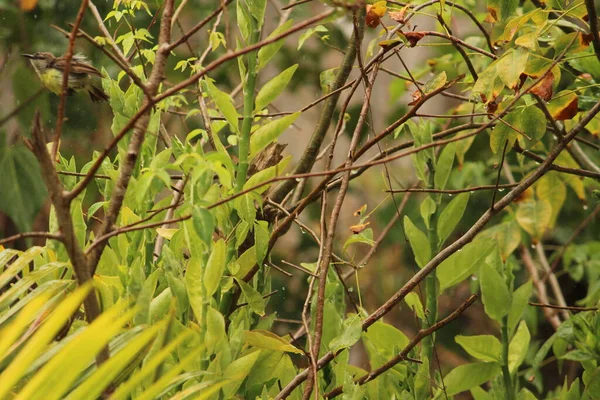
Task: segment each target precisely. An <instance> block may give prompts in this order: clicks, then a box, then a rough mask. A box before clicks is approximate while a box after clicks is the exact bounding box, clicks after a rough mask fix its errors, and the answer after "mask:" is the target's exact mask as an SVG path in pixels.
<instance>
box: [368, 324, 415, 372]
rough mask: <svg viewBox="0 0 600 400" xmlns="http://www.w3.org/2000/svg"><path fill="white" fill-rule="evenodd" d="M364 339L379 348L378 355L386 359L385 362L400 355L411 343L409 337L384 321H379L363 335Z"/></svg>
mask: <svg viewBox="0 0 600 400" xmlns="http://www.w3.org/2000/svg"><path fill="white" fill-rule="evenodd" d="M363 337H365V338H367V339H368V341H370V342H372V343H374V344H375V345H376V346H377V353H378V354H381V355H383V356H384V357H386V360H385V361H387V359H388V358H390V357H392V356H394V355H396V354H398V352H399V351H400V350H402V349H404V347H406V345H408V342H409V339H408V337H407V336H406V335H405V334H404V333H403V332H402V331H400V330H399V329H398V328H396V327H394V326H392V325H390V324H386V323H385V322H383V321H377V322H375V323H374V324H373V325H371V326H370V327H369V329H368V330H367V331H366V332H364V333H363ZM385 361H384V362H385ZM378 366H379V365H378Z"/></svg>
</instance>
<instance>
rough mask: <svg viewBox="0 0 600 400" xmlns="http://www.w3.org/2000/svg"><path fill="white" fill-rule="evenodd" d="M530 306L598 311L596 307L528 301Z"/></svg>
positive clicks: (576, 310)
mask: <svg viewBox="0 0 600 400" xmlns="http://www.w3.org/2000/svg"><path fill="white" fill-rule="evenodd" d="M529 305H530V306H533V307H544V308H552V309H554V310H566V311H575V312H581V311H598V307H575V306H556V305H554V304H543V303H534V302H532V301H530V302H529Z"/></svg>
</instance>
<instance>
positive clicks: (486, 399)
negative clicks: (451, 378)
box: [471, 386, 494, 400]
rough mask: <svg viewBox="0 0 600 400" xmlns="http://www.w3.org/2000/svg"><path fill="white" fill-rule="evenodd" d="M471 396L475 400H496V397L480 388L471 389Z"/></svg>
mask: <svg viewBox="0 0 600 400" xmlns="http://www.w3.org/2000/svg"><path fill="white" fill-rule="evenodd" d="M471 395H472V396H473V400H494V397H493V396H492V395H491V394H489V393H488V392H486V391H485V390H483V389H482V388H480V387H479V386H475V387H474V388H472V389H471Z"/></svg>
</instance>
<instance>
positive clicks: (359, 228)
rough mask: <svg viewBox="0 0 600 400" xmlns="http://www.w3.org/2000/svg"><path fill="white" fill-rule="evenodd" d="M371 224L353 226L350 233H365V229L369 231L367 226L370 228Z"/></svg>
mask: <svg viewBox="0 0 600 400" xmlns="http://www.w3.org/2000/svg"><path fill="white" fill-rule="evenodd" d="M369 224H370V222H367V223H364V224H356V225H352V226H351V227H350V231H352V233H353V234H355V235H358V234H359V233H361V232H362V231H364V230H365V229H367V226H369Z"/></svg>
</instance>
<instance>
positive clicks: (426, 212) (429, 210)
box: [420, 196, 437, 229]
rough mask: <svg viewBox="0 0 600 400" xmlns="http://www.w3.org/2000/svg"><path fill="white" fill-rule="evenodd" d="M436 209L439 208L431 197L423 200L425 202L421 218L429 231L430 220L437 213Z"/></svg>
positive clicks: (422, 204) (422, 205)
mask: <svg viewBox="0 0 600 400" xmlns="http://www.w3.org/2000/svg"><path fill="white" fill-rule="evenodd" d="M436 208H437V207H436V204H435V201H433V199H432V198H431V196H427V197H426V198H425V200H423V202H422V203H421V207H420V211H421V218H423V221H424V222H425V227H426V228H427V229H429V220H430V219H431V216H432V215H433V213H435V210H436Z"/></svg>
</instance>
